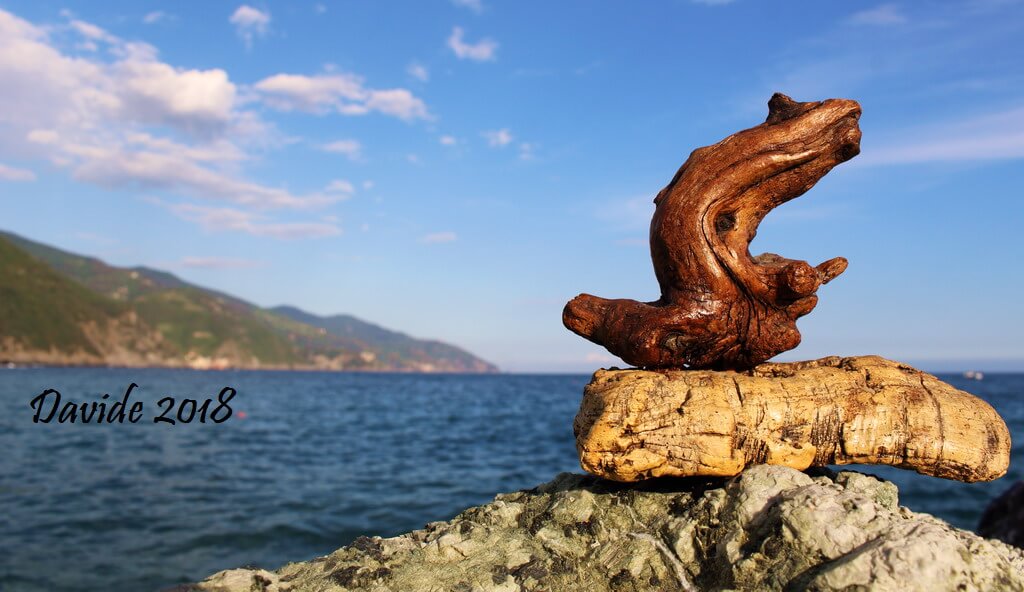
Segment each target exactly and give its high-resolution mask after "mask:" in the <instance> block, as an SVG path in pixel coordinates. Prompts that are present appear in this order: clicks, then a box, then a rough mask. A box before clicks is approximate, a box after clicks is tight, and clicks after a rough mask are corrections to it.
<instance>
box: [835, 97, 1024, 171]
mask: <svg viewBox="0 0 1024 592" xmlns="http://www.w3.org/2000/svg"><path fill="white" fill-rule="evenodd" d="M1019 158H1024V106H1022V107H1016V108H1012V109H1009V110H1005V111H1000V112H997V113H992V114H988V115H982V116H975V117H970V118H966V119H962V120H959V121H944V122H937V123H935V124H933V125H931V126H928V127H922V128H916V129H908V130H900V131H899V132H898V133H895V134H892V135H891V136H889V139H884V138H883V139H881V140H880V141H879V144H878V145H877V147H876V146H873V145H872V144H870V143H865V144H863V152H862V154H861V156H859V157H857V158H855V159H854V160H853V161H852V163H853V164H854V165H865V166H866V165H887V164H912V163H924V162H965V161H982V160H1008V159H1019Z"/></svg>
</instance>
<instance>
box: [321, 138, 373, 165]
mask: <svg viewBox="0 0 1024 592" xmlns="http://www.w3.org/2000/svg"><path fill="white" fill-rule="evenodd" d="M320 149H321V150H323V151H324V152H333V153H334V154H343V155H345V156H347V157H348V159H349V160H354V161H358V160H361V159H362V157H363V145H362V144H361V143H360V142H359V140H352V139H347V140H335V141H333V142H329V143H327V144H324V145H323V146H321V147H320Z"/></svg>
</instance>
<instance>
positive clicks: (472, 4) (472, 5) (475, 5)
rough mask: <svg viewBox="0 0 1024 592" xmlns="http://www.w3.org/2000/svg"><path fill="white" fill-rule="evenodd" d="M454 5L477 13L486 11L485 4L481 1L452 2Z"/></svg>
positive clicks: (456, 0)
mask: <svg viewBox="0 0 1024 592" xmlns="http://www.w3.org/2000/svg"><path fill="white" fill-rule="evenodd" d="M452 4H454V5H455V6H461V7H462V8H468V9H470V10H472V11H473V12H476V13H479V12H482V11H483V9H484V3H483V2H481V0H452Z"/></svg>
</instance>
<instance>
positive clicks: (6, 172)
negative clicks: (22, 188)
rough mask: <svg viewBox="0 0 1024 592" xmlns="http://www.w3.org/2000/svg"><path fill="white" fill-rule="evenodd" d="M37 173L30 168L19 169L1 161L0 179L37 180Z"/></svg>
mask: <svg viewBox="0 0 1024 592" xmlns="http://www.w3.org/2000/svg"><path fill="white" fill-rule="evenodd" d="M35 180H36V174H35V173H33V172H32V171H30V170H28V169H19V168H16V167H12V166H7V165H6V164H4V163H2V162H0V181H35Z"/></svg>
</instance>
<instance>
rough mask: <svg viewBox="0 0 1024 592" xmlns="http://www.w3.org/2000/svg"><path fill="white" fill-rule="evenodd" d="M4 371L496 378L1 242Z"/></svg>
mask: <svg viewBox="0 0 1024 592" xmlns="http://www.w3.org/2000/svg"><path fill="white" fill-rule="evenodd" d="M0 361H5V362H15V363H42V364H104V365H125V366H171V367H179V366H180V367H184V366H188V367H194V368H228V367H232V368H280V369H329V370H371V371H423V372H494V371H496V370H497V369H496V368H495V367H494V366H493V365H491V364H489V363H487V362H485V361H483V360H481V359H479V358H477V357H476V356H473V355H472V354H470V353H468V352H466V351H464V350H462V349H459V348H457V347H455V346H452V345H448V344H445V343H441V342H438V341H428V340H420V339H415V338H412V337H409V336H407V335H404V334H402V333H398V332H395V331H390V330H388V329H384V328H383V327H379V326H377V325H373V324H372V323H368V322H366V321H362V320H360V319H357V318H355V317H352V316H349V315H338V316H333V317H318V316H316V315H312V314H310V313H307V312H304V311H302V310H299V309H297V308H294V307H286V306H282V307H278V308H276V309H263V308H260V307H258V306H255V305H253V304H250V303H248V302H245V301H244V300H241V299H239V298H235V297H233V296H229V295H227V294H223V293H220V292H216V291H213V290H207V289H204V288H201V287H199V286H195V285H192V284H189V283H188V282H185V281H183V280H181V279H179V278H178V277H176V276H174V275H173V274H170V273H167V272H164V271H159V270H154V269H150V268H146V267H134V268H120V267H114V266H110V265H107V264H106V263H104V262H102V261H100V260H99V259H95V258H91V257H84V256H81V255H76V254H73V253H69V252H66V251H62V250H60V249H55V248H53V247H50V246H47V245H43V244H40V243H37V242H34V241H30V240H28V239H25V238H22V237H20V236H17V235H14V234H10V233H5V232H0Z"/></svg>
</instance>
